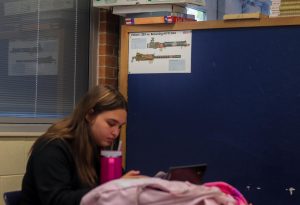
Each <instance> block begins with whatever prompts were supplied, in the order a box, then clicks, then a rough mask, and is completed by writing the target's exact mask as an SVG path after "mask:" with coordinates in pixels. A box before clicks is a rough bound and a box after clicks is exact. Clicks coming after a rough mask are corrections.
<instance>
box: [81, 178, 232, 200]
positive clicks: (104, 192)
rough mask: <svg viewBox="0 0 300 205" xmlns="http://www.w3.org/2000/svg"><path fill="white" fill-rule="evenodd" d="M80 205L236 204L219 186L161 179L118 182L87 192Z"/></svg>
mask: <svg viewBox="0 0 300 205" xmlns="http://www.w3.org/2000/svg"><path fill="white" fill-rule="evenodd" d="M80 204H81V205H118V204H121V205H150V204H155V205H221V204H222V205H236V200H235V199H234V198H233V197H232V196H231V195H228V194H225V193H223V192H222V191H221V190H220V189H219V188H217V187H214V186H212V187H209V186H199V185H194V184H191V183H188V182H179V181H168V180H164V179H159V178H141V179H118V180H113V181H110V182H107V183H105V184H103V185H101V186H98V187H96V188H95V189H93V190H92V191H90V192H89V193H87V194H86V195H85V196H84V197H83V198H82V200H81V203H80Z"/></svg>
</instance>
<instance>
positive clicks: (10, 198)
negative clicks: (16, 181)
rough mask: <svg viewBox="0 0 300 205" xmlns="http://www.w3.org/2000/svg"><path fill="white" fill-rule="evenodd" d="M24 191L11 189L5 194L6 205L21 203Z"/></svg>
mask: <svg viewBox="0 0 300 205" xmlns="http://www.w3.org/2000/svg"><path fill="white" fill-rule="evenodd" d="M21 195H22V191H10V192H5V193H4V194H3V198H4V202H5V205H20V203H21Z"/></svg>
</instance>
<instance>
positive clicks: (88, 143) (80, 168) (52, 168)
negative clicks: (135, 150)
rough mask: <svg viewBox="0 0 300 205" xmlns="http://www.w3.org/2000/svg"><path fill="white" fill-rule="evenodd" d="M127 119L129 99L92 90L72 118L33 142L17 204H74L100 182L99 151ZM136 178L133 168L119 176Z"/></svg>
mask: <svg viewBox="0 0 300 205" xmlns="http://www.w3.org/2000/svg"><path fill="white" fill-rule="evenodd" d="M126 118H127V102H126V100H125V99H124V97H123V96H122V95H121V94H120V93H119V92H118V91H117V90H115V89H114V88H112V87H109V86H97V87H94V88H93V89H91V90H90V91H89V92H88V93H87V94H86V95H85V96H84V97H83V98H82V100H81V101H80V102H79V103H78V105H77V107H76V108H75V109H74V111H73V113H72V115H71V116H70V117H68V118H66V119H64V120H61V121H59V122H57V123H55V124H53V125H52V126H51V127H50V128H49V129H48V130H47V132H46V133H45V134H43V135H42V136H41V137H39V138H38V139H37V140H36V142H35V143H34V144H33V146H32V148H31V152H30V157H29V160H28V163H27V168H26V173H25V175H24V178H23V183H22V203H21V204H23V205H71V204H72V205H78V204H79V203H80V200H81V198H82V196H83V195H84V194H86V193H87V192H88V191H90V190H91V189H92V188H94V187H96V186H97V185H99V180H100V179H99V176H100V162H99V153H100V150H101V148H103V147H108V146H111V145H112V144H113V143H114V140H115V139H116V138H117V137H118V136H119V134H120V128H121V126H122V125H124V124H125V123H126ZM138 176H139V171H135V170H132V171H130V172H128V173H127V174H125V175H124V176H123V177H127V178H130V177H138Z"/></svg>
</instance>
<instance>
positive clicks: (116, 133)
mask: <svg viewBox="0 0 300 205" xmlns="http://www.w3.org/2000/svg"><path fill="white" fill-rule="evenodd" d="M112 134H113V136H114V137H115V138H117V137H118V136H119V134H120V129H119V128H114V129H113V130H112Z"/></svg>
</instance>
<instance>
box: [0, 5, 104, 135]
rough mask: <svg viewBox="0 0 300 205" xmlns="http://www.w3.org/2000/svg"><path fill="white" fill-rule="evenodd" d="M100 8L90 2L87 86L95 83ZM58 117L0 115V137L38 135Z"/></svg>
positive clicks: (89, 86)
mask: <svg viewBox="0 0 300 205" xmlns="http://www.w3.org/2000/svg"><path fill="white" fill-rule="evenodd" d="M99 13H100V10H99V9H98V8H95V7H93V5H92V3H90V17H89V18H90V26H89V28H90V29H89V32H90V33H89V60H88V61H89V68H88V69H89V79H88V88H89V89H90V88H91V87H93V86H95V85H97V76H98V69H97V62H98V40H99V39H98V20H99ZM58 120H60V119H58V118H55V119H54V118H34V119H33V118H22V119H20V118H17V117H0V137H1V136H3V137H12V136H14V137H18V136H19V137H26V136H27V137H32V136H40V135H41V134H42V133H44V132H45V131H46V130H47V129H48V128H49V127H50V125H51V124H52V123H53V122H55V121H58Z"/></svg>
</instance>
